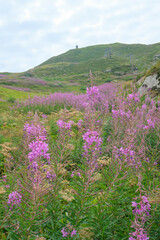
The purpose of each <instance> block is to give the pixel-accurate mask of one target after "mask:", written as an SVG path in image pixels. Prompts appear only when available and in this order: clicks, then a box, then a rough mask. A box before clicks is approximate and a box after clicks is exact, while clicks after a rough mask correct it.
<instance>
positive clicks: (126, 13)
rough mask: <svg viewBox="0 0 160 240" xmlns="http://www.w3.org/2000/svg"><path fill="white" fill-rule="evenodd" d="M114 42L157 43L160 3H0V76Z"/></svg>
mask: <svg viewBox="0 0 160 240" xmlns="http://www.w3.org/2000/svg"><path fill="white" fill-rule="evenodd" d="M114 42H122V43H145V44H152V43H157V42H160V0H0V72H5V71H7V72H21V71H26V70H28V69H30V68H33V67H35V66H36V65H38V64H40V63H42V62H43V61H45V60H47V59H48V58H50V57H52V56H56V55H59V54H61V53H63V52H66V51H68V50H69V49H73V48H75V45H76V43H77V44H78V46H79V47H80V48H81V47H86V46H90V45H95V44H107V43H114Z"/></svg>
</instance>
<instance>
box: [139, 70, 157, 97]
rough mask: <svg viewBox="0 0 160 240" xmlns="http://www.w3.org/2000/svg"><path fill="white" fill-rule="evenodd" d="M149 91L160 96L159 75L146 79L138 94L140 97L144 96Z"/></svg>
mask: <svg viewBox="0 0 160 240" xmlns="http://www.w3.org/2000/svg"><path fill="white" fill-rule="evenodd" d="M149 90H150V91H154V92H155V93H156V94H160V76H159V75H158V74H153V75H151V76H148V77H146V78H145V79H144V81H143V83H142V86H141V87H140V88H139V89H138V94H139V96H142V95H144V94H146V93H147V92H148V91H149Z"/></svg>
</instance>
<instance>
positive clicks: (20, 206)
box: [0, 83, 160, 240]
mask: <svg viewBox="0 0 160 240" xmlns="http://www.w3.org/2000/svg"><path fill="white" fill-rule="evenodd" d="M8 91H10V90H9V89H8ZM136 92H137V89H136V88H135V86H134V85H133V84H128V85H125V86H122V85H120V84H118V83H105V84H103V85H100V86H98V87H96V86H91V87H88V88H87V89H86V93H73V92H70V93H62V92H57V93H56V92H55V93H50V95H44V96H42V95H41V94H39V96H35V94H33V95H31V96H30V97H27V96H26V97H25V99H24V98H21V100H16V101H14V100H15V99H14V100H13V99H10V100H9V99H8V104H10V109H9V110H7V109H6V108H5V111H2V112H1V119H0V174H1V178H0V239H11V240H12V239H13V240H19V239H24V240H29V239H30V240H34V239H36V240H45V239H46V240H47V239H53V240H61V239H77V240H83V239H84V240H86V239H88V240H127V239H129V240H134V239H136V240H147V239H152V240H156V239H159V237H160V224H159V223H160V172H159V168H160V141H159V140H160V128H159V126H160V101H159V99H158V98H154V99H153V98H151V96H150V95H146V96H142V97H139V96H138V95H137V94H136Z"/></svg>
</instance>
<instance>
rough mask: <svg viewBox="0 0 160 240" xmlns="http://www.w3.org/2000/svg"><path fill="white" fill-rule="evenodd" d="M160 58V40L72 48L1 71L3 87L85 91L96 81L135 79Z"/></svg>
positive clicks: (43, 90)
mask: <svg viewBox="0 0 160 240" xmlns="http://www.w3.org/2000/svg"><path fill="white" fill-rule="evenodd" d="M159 57H160V43H157V44H152V45H143V44H122V43H114V44H106V45H97V46H90V47H85V48H80V49H72V50H69V51H68V52H66V53H63V54H61V55H59V56H56V57H52V58H50V59H48V60H47V61H45V62H44V63H42V64H40V65H39V66H37V67H35V68H33V69H30V70H28V71H26V72H23V73H17V74H11V73H2V74H0V86H2V87H4V88H7V89H8V88H9V89H12V90H17V91H23V92H35V91H36V92H37V91H38V92H39V91H40V92H41V91H42V92H55V91H62V92H64V91H82V92H83V91H84V90H85V89H86V86H89V85H90V76H89V72H90V70H91V71H92V74H93V83H94V84H95V85H100V84H103V83H105V82H110V81H113V80H116V81H122V80H123V81H128V80H133V79H136V77H137V75H138V74H143V73H144V72H145V71H146V70H147V69H149V68H151V67H152V66H153V65H154V64H155V62H156V61H158V59H159Z"/></svg>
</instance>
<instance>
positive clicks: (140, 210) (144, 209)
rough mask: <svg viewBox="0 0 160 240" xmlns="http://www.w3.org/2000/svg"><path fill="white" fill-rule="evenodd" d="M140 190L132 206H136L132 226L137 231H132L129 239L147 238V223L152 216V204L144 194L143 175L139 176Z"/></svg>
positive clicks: (141, 239)
mask: <svg viewBox="0 0 160 240" xmlns="http://www.w3.org/2000/svg"><path fill="white" fill-rule="evenodd" d="M138 182H139V183H138V190H139V197H136V198H134V200H136V201H133V202H132V207H133V208H134V210H133V214H134V216H135V219H134V222H132V225H131V228H134V229H135V232H132V233H130V237H129V240H134V239H139V240H147V239H149V237H147V231H146V227H145V223H146V222H147V220H148V219H149V218H150V210H151V205H150V204H149V201H148V199H147V196H145V195H143V190H142V184H141V175H139V176H138Z"/></svg>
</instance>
